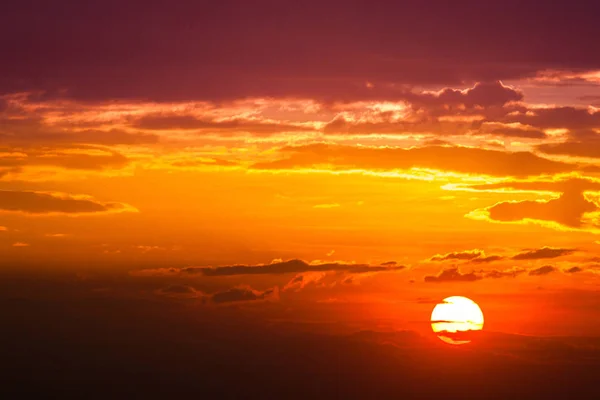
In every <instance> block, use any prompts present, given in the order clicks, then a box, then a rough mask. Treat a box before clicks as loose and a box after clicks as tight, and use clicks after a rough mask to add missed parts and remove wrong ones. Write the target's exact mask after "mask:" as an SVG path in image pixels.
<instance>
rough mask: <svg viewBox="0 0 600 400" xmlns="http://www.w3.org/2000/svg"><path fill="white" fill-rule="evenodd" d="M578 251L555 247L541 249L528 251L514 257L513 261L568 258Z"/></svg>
mask: <svg viewBox="0 0 600 400" xmlns="http://www.w3.org/2000/svg"><path fill="white" fill-rule="evenodd" d="M576 251H577V249H561V248H553V247H542V248H541V249H535V250H528V251H524V252H523V253H519V254H517V255H515V256H513V257H512V259H513V260H539V259H543V258H557V257H562V256H568V255H570V254H573V253H574V252H576Z"/></svg>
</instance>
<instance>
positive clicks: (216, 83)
mask: <svg viewBox="0 0 600 400" xmlns="http://www.w3.org/2000/svg"><path fill="white" fill-rule="evenodd" d="M64 9H69V15H68V17H66V16H65V15H64V14H62V13H61V12H60V10H64ZM596 11H598V9H597V6H596V5H595V3H589V2H584V3H576V4H575V3H573V2H570V3H566V2H560V1H559V2H556V3H552V4H546V5H545V6H544V7H543V8H540V7H539V5H538V4H536V3H535V2H516V1H508V2H502V3H495V2H478V1H468V2H467V3H461V6H457V7H452V8H448V7H445V3H442V2H440V1H432V2H427V3H414V4H411V5H410V6H408V7H407V6H406V5H405V4H400V3H394V2H389V3H385V4H381V5H380V6H379V7H373V5H372V3H370V2H367V1H355V2H353V3H352V6H351V7H339V5H338V4H337V3H335V2H325V3H323V2H317V1H308V2H303V3H302V4H291V3H285V4H273V2H258V3H256V4H254V3H253V4H252V5H250V4H248V3H247V2H242V1H224V2H218V3H214V4H211V5H210V6H205V5H204V4H203V5H200V4H198V3H194V2H186V3H185V4H181V5H180V6H179V7H177V9H174V8H173V7H172V5H171V4H170V3H168V2H166V1H152V4H151V6H149V5H148V4H147V3H146V2H141V1H139V0H134V1H131V2H128V3H127V5H123V4H122V3H121V2H117V1H115V0H108V1H105V2H103V3H102V4H101V5H100V4H93V3H90V2H85V3H81V4H74V3H73V2H72V1H68V0H61V1H58V2H54V3H53V4H52V6H50V5H47V4H45V3H43V2H35V6H33V5H31V4H30V3H29V2H24V3H23V2H14V1H13V2H11V5H10V8H9V9H8V10H6V12H3V13H2V16H1V17H0V37H10V38H13V40H11V41H7V42H6V45H5V46H3V60H8V62H4V63H3V64H2V66H0V90H1V91H3V92H7V91H11V92H20V91H24V90H35V89H38V90H39V89H46V90H50V91H51V94H52V95H55V96H59V95H63V96H64V95H69V96H73V97H77V98H81V99H86V100H97V99H114V98H136V99H137V98H144V99H152V100H165V101H166V100H169V101H171V100H174V99H190V98H196V99H198V98H203V99H211V100H215V99H217V100H220V99H225V98H243V97H248V96H260V97H268V96H279V97H281V96H293V97H302V96H304V97H321V98H324V99H357V98H358V99H364V98H388V99H389V98H392V99H393V98H394V97H395V94H396V92H398V91H399V89H398V87H402V86H403V85H407V84H408V85H414V84H418V85H422V84H441V85H445V84H459V83H463V82H467V81H470V82H473V81H477V80H480V81H494V80H497V79H514V78H522V77H533V76H536V75H537V73H538V72H539V71H541V70H546V69H573V70H587V69H596V68H598V67H600V56H598V55H597V54H595V52H593V51H581V50H580V46H577V45H574V44H581V45H582V46H583V45H584V44H589V43H590V42H589V41H590V38H593V37H594V35H595V32H596V31H595V29H596V26H597V24H596V23H597V21H596V20H595V18H594V16H595V15H596ZM41 16H43V18H42V17H41ZM159 16H160V17H159ZM332 16H335V17H334V18H332ZM398 18H400V19H401V21H400V23H399V20H398ZM33 21H35V23H34V22H33ZM457 21H460V25H457ZM506 21H511V23H510V24H507V23H506ZM565 21H577V24H569V26H568V28H566V29H561V30H556V29H553V28H554V27H556V26H564V24H565ZM482 26H484V27H486V29H484V30H482V29H481V27H482ZM357 27H360V29H357ZM47 32H51V33H52V34H45V33H47ZM207 38H211V40H207ZM415 38H419V40H415ZM541 38H543V40H542V39H541ZM366 81H371V82H372V83H373V85H372V86H371V87H367V86H366V85H365V82H366ZM454 95H455V94H453V93H450V96H454ZM473 97H474V99H473V100H472V101H473V102H477V103H478V102H482V101H485V97H483V100H482V99H481V98H479V97H478V96H476V95H475V94H474V95H473Z"/></svg>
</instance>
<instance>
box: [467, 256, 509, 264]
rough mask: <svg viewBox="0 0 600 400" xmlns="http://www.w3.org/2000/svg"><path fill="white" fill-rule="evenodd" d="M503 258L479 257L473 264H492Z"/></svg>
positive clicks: (473, 260)
mask: <svg viewBox="0 0 600 400" xmlns="http://www.w3.org/2000/svg"><path fill="white" fill-rule="evenodd" d="M503 259H504V257H502V256H486V257H477V258H474V259H472V260H471V262H472V263H490V262H494V261H500V260H503Z"/></svg>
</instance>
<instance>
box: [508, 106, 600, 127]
mask: <svg viewBox="0 0 600 400" xmlns="http://www.w3.org/2000/svg"><path fill="white" fill-rule="evenodd" d="M506 120H507V121H509V122H520V123H522V124H527V125H530V126H534V127H537V128H541V129H560V128H566V129H591V128H597V127H600V113H599V112H592V111H590V110H588V109H587V108H576V107H549V108H536V109H529V110H527V112H524V113H511V114H509V115H508V116H507V118H506Z"/></svg>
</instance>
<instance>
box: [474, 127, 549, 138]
mask: <svg viewBox="0 0 600 400" xmlns="http://www.w3.org/2000/svg"><path fill="white" fill-rule="evenodd" d="M481 133H487V134H490V135H496V136H505V137H509V138H511V137H515V138H529V139H543V138H545V137H546V136H547V135H546V133H544V131H541V130H539V129H526V128H512V127H502V128H493V129H489V130H487V131H482V132H481Z"/></svg>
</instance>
